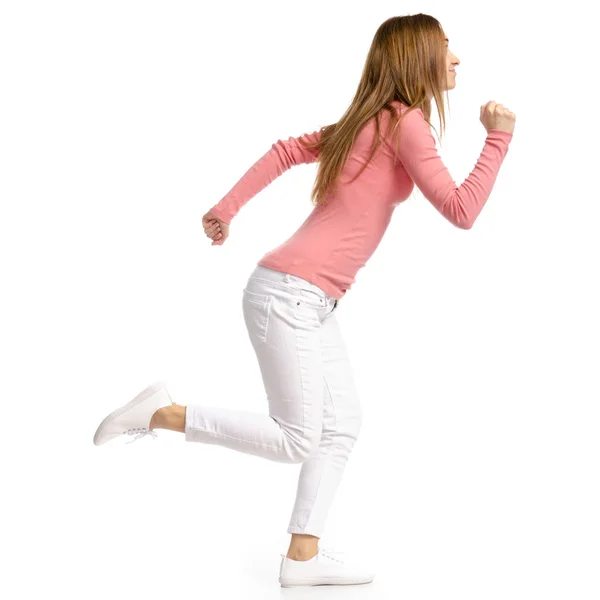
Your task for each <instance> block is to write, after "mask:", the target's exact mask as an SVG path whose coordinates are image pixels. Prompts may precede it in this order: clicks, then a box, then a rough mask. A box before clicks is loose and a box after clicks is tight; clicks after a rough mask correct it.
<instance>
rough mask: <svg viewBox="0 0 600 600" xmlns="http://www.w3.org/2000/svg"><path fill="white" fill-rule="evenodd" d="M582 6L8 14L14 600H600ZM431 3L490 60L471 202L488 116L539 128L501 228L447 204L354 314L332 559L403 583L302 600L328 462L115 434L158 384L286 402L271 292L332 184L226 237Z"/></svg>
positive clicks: (594, 231)
mask: <svg viewBox="0 0 600 600" xmlns="http://www.w3.org/2000/svg"><path fill="white" fill-rule="evenodd" d="M578 4H580V3H577V2H572V3H570V4H569V6H568V8H569V9H570V10H558V11H556V10H554V9H552V10H551V9H550V8H549V5H547V4H545V3H541V2H536V3H523V2H518V3H517V2H511V1H506V2H502V3H483V4H482V3H474V2H473V3H464V2H457V1H455V2H452V3H447V2H444V3H442V2H423V1H422V2H402V3H398V2H384V1H381V2H371V3H367V5H365V4H363V3H358V4H353V3H348V2H327V3H322V2H315V1H304V2H302V3H289V2H255V3H247V2H219V3H200V2H189V1H188V2H178V1H170V2H149V1H146V2H133V1H129V0H119V1H118V2H116V1H112V0H111V1H109V0H104V1H103V2H75V1H71V2H66V1H55V2H27V1H24V0H19V1H12V2H11V1H4V2H3V3H2V4H1V8H0V55H1V59H0V86H1V93H0V104H1V107H0V108H1V110H0V119H1V132H0V150H1V155H0V168H1V176H0V186H1V187H0V199H1V202H2V204H1V206H2V213H1V218H0V227H1V231H0V244H1V246H0V250H1V261H2V262H1V268H2V271H1V284H2V295H1V299H2V306H1V309H2V310H1V315H2V329H1V332H0V339H1V342H0V343H1V369H2V408H3V411H2V412H3V414H2V424H3V428H2V435H1V436H0V444H1V446H2V450H1V452H2V466H3V469H2V482H3V489H4V492H3V494H2V505H3V506H2V515H3V521H4V524H3V531H2V540H3V544H2V546H3V547H4V552H6V554H5V558H4V560H3V561H2V562H3V569H2V570H3V575H2V577H1V585H2V586H3V587H6V588H7V590H8V591H9V592H10V593H9V594H8V595H7V594H5V593H2V595H3V596H4V597H7V598H8V597H10V598H33V597H36V596H46V595H48V594H49V593H52V594H58V595H60V597H62V598H69V599H71V598H93V599H95V598H112V599H121V598H123V599H125V598H132V597H144V598H165V597H172V598H183V597H185V598H194V597H197V598H230V597H238V596H239V595H240V594H242V595H243V597H246V598H250V597H251V598H278V597H280V596H284V595H287V596H290V597H294V598H295V597H300V596H301V595H302V594H304V595H306V594H307V593H308V594H311V598H312V597H313V596H315V597H320V596H324V595H325V594H327V595H328V597H341V596H342V594H344V597H345V598H348V597H351V598H369V599H371V598H407V599H408V598H411V599H412V598H436V599H437V598H447V597H456V598H461V600H466V599H478V600H479V599H481V598H485V599H486V600H487V599H501V598H502V599H505V598H511V600H515V599H517V598H519V599H520V598H523V599H531V598H545V599H546V598H578V599H579V600H582V599H588V598H589V599H592V598H594V599H597V598H598V597H599V594H600V579H599V577H598V571H599V567H600V546H599V545H598V539H599V536H600V518H599V511H598V507H599V506H600V489H599V484H598V475H599V467H600V442H599V440H600V429H599V418H598V417H599V414H600V411H599V407H598V402H599V399H600V394H599V392H600V390H599V388H600V385H599V383H598V358H599V345H598V344H599V342H598V339H599V334H600V327H599V319H598V306H599V305H600V302H599V300H600V298H599V293H598V286H597V284H598V264H597V263H598V256H600V252H599V250H600V248H599V245H600V244H599V242H598V220H599V216H600V215H599V210H598V200H599V195H598V189H597V183H596V176H597V172H598V164H599V162H598V159H599V157H598V152H597V139H598V133H599V127H598V119H597V117H596V114H595V105H594V100H595V96H594V95H593V87H594V84H593V81H594V78H595V73H596V71H597V64H596V63H597V49H596V47H595V46H593V45H592V41H593V39H592V38H593V36H595V33H596V31H595V30H596V25H595V24H594V25H593V26H592V22H591V21H590V19H589V18H587V17H586V14H585V11H583V12H582V11H580V10H578V9H579V8H580V7H578ZM418 12H425V13H428V14H431V15H433V16H435V17H436V18H437V19H439V20H440V22H441V23H442V25H443V27H444V29H445V31H446V33H447V34H448V37H449V38H450V48H451V49H452V51H453V52H454V53H455V54H456V55H457V56H458V58H459V59H460V60H461V64H460V66H459V67H458V69H457V78H456V82H457V83H456V88H455V89H453V90H451V91H450V92H449V97H450V104H451V106H450V110H449V112H448V113H447V116H448V125H447V129H446V132H445V135H444V136H443V137H442V141H441V146H440V154H441V156H442V158H443V160H444V162H445V164H446V166H447V167H448V169H449V170H450V172H451V174H452V176H453V177H454V179H455V180H456V182H457V185H458V184H460V183H461V182H462V181H463V180H464V179H465V178H466V177H467V176H468V174H469V173H470V171H471V170H472V168H473V167H474V165H475V162H476V160H477V158H478V157H479V154H480V152H481V150H482V147H483V143H484V140H485V129H484V127H483V126H482V124H481V123H480V121H479V111H480V107H481V105H482V104H485V103H486V102H488V101H490V100H494V101H496V102H499V103H502V104H504V105H505V106H506V107H508V108H509V109H510V110H512V111H513V112H515V114H516V116H517V120H516V127H515V132H514V137H513V140H512V142H511V145H510V148H509V151H508V154H507V156H506V158H505V161H504V164H503V166H502V167H501V170H500V173H499V176H498V179H497V182H496V184H495V187H494V189H493V191H492V193H491V195H490V198H489V200H488V202H487V204H486V206H485V207H484V209H483V212H482V213H481V215H480V216H479V218H478V219H477V221H476V222H475V225H474V227H473V228H472V229H471V230H468V231H463V230H460V229H458V228H455V227H453V226H452V225H451V224H450V223H449V222H448V221H446V220H445V219H444V218H443V217H442V216H441V215H440V214H439V213H438V212H437V211H436V210H435V209H434V208H433V207H432V206H431V205H430V204H429V203H428V202H427V200H425V198H424V197H423V196H422V194H421V193H420V192H417V193H416V194H415V195H414V197H412V198H411V199H409V200H408V201H407V202H406V203H404V204H402V205H400V206H399V207H398V208H397V209H396V211H395V213H394V217H393V219H392V222H391V224H390V226H389V228H388V231H387V233H386V235H385V237H384V239H383V241H382V243H381V245H380V246H379V248H378V249H377V251H376V252H375V254H374V255H373V257H372V258H371V260H370V261H369V263H368V264H367V266H366V268H364V269H362V270H361V271H360V272H359V274H358V277H357V281H356V283H355V285H354V286H353V287H352V289H351V290H350V291H349V292H348V293H347V294H346V296H345V297H344V298H343V299H342V301H341V302H340V305H339V307H338V311H337V317H338V320H339V322H340V325H341V327H342V330H343V333H344V336H345V340H346V343H347V346H348V349H349V352H350V356H351V359H352V362H353V366H354V370H355V374H356V381H357V385H358V386H359V391H360V394H361V399H362V405H363V427H362V430H361V434H360V437H359V439H358V441H357V443H356V446H355V448H354V451H353V453H352V455H351V457H350V460H349V462H348V465H347V467H346V471H345V476H344V479H343V481H342V484H341V486H340V488H339V491H338V494H337V496H336V499H335V503H334V504H333V506H332V508H331V511H330V516H329V519H328V522H327V531H326V532H325V534H324V536H323V538H322V544H323V545H324V546H330V547H331V546H333V547H335V548H337V549H338V550H340V551H345V552H346V553H348V554H350V555H352V556H354V557H357V558H358V559H359V560H364V561H365V564H367V563H368V564H369V565H373V566H374V567H375V570H376V573H377V576H376V578H375V581H374V582H373V583H372V584H370V585H364V586H351V587H347V588H345V589H344V588H341V587H339V588H338V587H333V588H331V587H330V588H326V587H325V588H313V589H305V590H302V589H296V590H282V589H281V588H280V587H279V584H278V581H277V577H278V569H279V561H280V553H285V552H286V551H287V547H288V544H289V539H290V536H289V535H288V534H287V533H286V529H287V526H288V520H289V517H290V514H291V510H292V506H293V501H294V496H295V491H296V481H297V477H298V474H299V470H300V465H288V464H281V463H274V462H270V461H267V460H264V459H260V458H257V457H254V456H250V455H245V454H241V453H237V452H234V451H232V450H229V449H226V448H222V447H219V446H208V445H204V444H192V443H186V442H185V441H184V439H183V435H182V434H179V433H176V432H171V431H166V430H159V431H158V435H159V437H158V438H157V439H152V438H151V437H145V438H142V439H141V440H138V441H136V443H132V444H129V445H125V441H126V440H125V439H124V438H119V439H117V440H114V441H112V442H110V443H109V444H106V445H105V446H101V447H96V446H94V445H93V444H92V437H93V434H94V432H95V430H96V427H97V426H98V424H99V423H100V421H101V420H102V419H103V418H104V417H105V416H106V415H107V414H108V413H109V412H111V411H112V410H114V409H115V408H117V407H118V406H120V405H122V404H124V403H125V402H128V401H129V400H130V399H131V398H133V396H135V395H136V394H137V393H138V392H139V391H140V390H141V389H142V388H144V387H145V386H147V385H148V384H150V383H152V382H154V381H163V382H164V383H165V384H166V385H167V387H168V389H169V391H170V393H171V396H172V398H173V399H174V400H175V401H176V402H178V403H179V404H205V405H210V406H223V407H231V408H236V407H237V408H240V409H244V410H255V411H257V412H265V411H266V398H265V394H264V390H263V387H262V382H261V378H260V372H259V368H258V363H257V361H256V357H255V355H254V352H253V349H252V347H251V345H250V342H249V339H248V337H247V332H246V329H245V325H244V322H243V317H242V304H241V302H242V289H243V288H244V286H245V283H246V281H247V278H248V276H249V275H250V273H251V271H252V270H253V268H254V266H255V264H256V262H257V261H258V260H259V259H260V257H262V255H263V254H264V253H266V252H267V251H269V250H271V249H273V248H274V247H275V246H277V245H278V244H280V243H282V242H283V241H284V240H285V239H287V237H288V236H289V235H291V234H292V233H293V232H294V231H295V229H296V228H297V227H298V226H299V225H300V223H301V222H302V221H303V220H304V219H305V218H306V216H307V215H308V214H309V212H310V211H311V210H312V205H311V203H310V198H309V196H310V190H311V186H312V183H313V180H314V177H315V175H316V169H317V165H316V164H313V165H300V166H298V167H296V168H294V169H292V170H290V171H288V172H286V173H284V174H283V175H282V176H281V177H279V178H278V179H277V180H276V181H274V182H273V183H272V184H271V185H270V186H269V187H268V188H266V189H265V190H264V191H262V192H261V193H259V194H258V195H257V196H256V197H255V198H253V199H252V200H251V201H250V202H249V203H248V204H247V205H246V206H244V207H243V208H242V210H241V211H240V213H239V214H238V215H237V217H236V218H235V219H234V221H233V222H232V225H231V230H230V238H229V239H228V240H227V242H226V243H225V244H224V245H223V246H222V247H221V246H211V245H210V240H208V239H207V238H206V237H205V236H204V233H203V230H202V223H201V217H202V215H203V214H204V213H205V212H206V211H207V210H208V209H209V208H210V207H211V206H212V205H213V204H215V203H216V202H217V201H218V200H220V199H221V198H222V197H223V196H224V195H225V194H226V193H227V192H228V191H229V190H230V189H231V188H232V187H233V185H234V184H235V183H236V182H237V181H238V179H239V178H240V177H241V176H242V175H243V174H244V173H245V172H246V171H247V170H248V168H249V167H250V166H251V165H252V164H253V163H254V162H255V161H256V160H258V159H259V158H260V157H261V156H262V155H263V154H264V153H265V152H266V151H267V150H269V148H270V147H271V145H272V144H273V143H274V142H275V141H277V140H278V139H287V138H288V137H290V136H299V135H301V134H303V133H308V132H312V131H315V130H317V129H319V128H320V127H321V126H323V125H325V124H329V123H332V122H335V121H336V120H338V119H339V118H340V117H341V116H342V114H343V113H344V111H345V110H346V108H347V107H348V104H349V102H350V101H351V98H352V96H353V95H354V92H355V90H356V86H357V85H358V82H359V78H360V74H361V72H362V68H363V66H364V61H365V58H366V55H367V51H368V48H369V46H370V44H371V41H372V39H373V35H374V34H375V31H376V29H377V27H378V26H379V25H380V24H381V23H382V22H383V21H384V20H385V19H387V18H389V17H391V16H394V15H402V14H414V13H418ZM588 98H590V100H592V101H591V102H587V99H588ZM434 107H435V105H434ZM432 123H433V124H434V126H435V128H436V130H437V131H439V129H440V128H439V120H438V115H437V112H435V108H434V113H433V115H432ZM434 137H435V133H434ZM436 139H437V137H436ZM239 597H241V596H239Z"/></svg>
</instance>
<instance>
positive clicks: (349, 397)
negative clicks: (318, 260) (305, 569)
mask: <svg viewBox="0 0 600 600" xmlns="http://www.w3.org/2000/svg"><path fill="white" fill-rule="evenodd" d="M337 304H338V301H337V300H336V299H335V298H332V297H331V296H328V295H327V294H326V293H325V292H324V291H323V290H322V289H321V288H319V287H317V286H316V285H314V284H312V283H310V282H308V281H306V280H305V279H302V278H300V277H297V276H295V275H290V274H288V273H282V272H279V271H274V270H273V269H268V268H266V267H261V266H257V267H256V268H255V270H254V272H253V273H252V274H251V275H250V278H249V279H248V282H247V284H246V287H245V288H244V290H243V302H242V307H243V312H244V320H245V323H246V326H247V328H248V335H249V336H250V342H251V343H252V346H253V348H254V350H255V352H256V356H257V358H258V363H259V366H260V371H261V374H262V380H263V383H264V386H265V391H266V394H267V401H268V405H269V414H268V415H266V414H258V413H253V412H246V411H240V410H232V409H228V408H221V407H206V406H201V405H188V406H187V410H186V419H185V439H186V441H191V442H203V443H206V444H219V445H220V446H226V447H227V448H231V449H233V450H238V451H240V452H245V453H246V454H253V455H256V456H261V457H263V458H267V459H269V460H274V461H278V462H287V463H302V467H301V469H300V477H299V481H298V488H297V492H296V502H295V504H294V508H293V510H292V515H291V520H290V524H289V527H288V530H287V531H288V533H304V534H310V535H314V536H317V537H322V533H323V529H324V526H325V519H326V517H327V513H328V511H329V507H330V505H331V503H332V500H333V497H334V494H335V492H336V490H337V488H338V486H339V483H340V480H341V478H342V474H343V471H344V467H345V466H346V461H347V460H348V456H349V454H350V452H351V450H352V447H353V445H354V442H355V441H356V438H357V436H358V432H359V429H360V424H361V409H360V405H359V398H358V395H357V392H356V387H355V384H354V378H353V373H352V369H351V367H350V362H349V359H348V354H347V352H346V346H345V344H344V341H343V339H342V336H341V333H340V329H339V326H338V323H337V320H336V318H335V310H336V308H337Z"/></svg>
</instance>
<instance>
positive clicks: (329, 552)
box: [319, 547, 344, 564]
mask: <svg viewBox="0 0 600 600" xmlns="http://www.w3.org/2000/svg"><path fill="white" fill-rule="evenodd" d="M319 552H320V553H321V554H322V555H323V556H326V557H327V558H330V559H331V560H335V561H337V562H339V563H342V564H344V561H343V560H340V559H339V558H336V557H339V556H343V555H344V552H340V551H338V550H334V549H333V548H327V547H324V548H319Z"/></svg>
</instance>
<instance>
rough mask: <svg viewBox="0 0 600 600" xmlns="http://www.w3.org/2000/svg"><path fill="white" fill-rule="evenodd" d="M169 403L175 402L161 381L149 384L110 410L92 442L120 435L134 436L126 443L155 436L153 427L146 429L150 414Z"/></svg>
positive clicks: (102, 442) (98, 442) (101, 441)
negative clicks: (130, 398) (147, 436)
mask: <svg viewBox="0 0 600 600" xmlns="http://www.w3.org/2000/svg"><path fill="white" fill-rule="evenodd" d="M170 404H175V402H173V401H172V400H171V398H170V396H169V394H168V392H167V389H166V388H165V386H164V384H163V383H161V382H160V381H159V382H156V383H153V384H152V385H149V386H148V387H147V388H146V389H144V390H142V391H141V392H140V393H139V394H138V395H137V396H136V397H135V398H134V399H133V400H131V401H130V402H128V403H127V404H124V405H123V406H121V407H120V408H117V409H116V410H114V411H113V412H111V413H110V415H108V416H107V417H106V418H105V419H104V420H103V421H102V423H100V425H99V426H98V429H97V430H96V433H95V434H94V444H95V445H96V446H100V445H101V444H104V443H106V442H108V441H109V440H112V439H113V438H116V437H119V436H120V435H135V436H136V437H135V438H134V439H132V440H130V441H129V442H127V443H128V444H129V443H131V442H135V440H137V439H139V438H141V437H144V436H145V435H151V436H152V437H153V438H156V437H157V435H158V434H157V433H156V432H155V431H154V430H153V429H148V426H149V425H150V420H151V419H152V415H153V414H154V413H155V412H156V411H157V410H158V409H159V408H162V407H163V406H169V405H170Z"/></svg>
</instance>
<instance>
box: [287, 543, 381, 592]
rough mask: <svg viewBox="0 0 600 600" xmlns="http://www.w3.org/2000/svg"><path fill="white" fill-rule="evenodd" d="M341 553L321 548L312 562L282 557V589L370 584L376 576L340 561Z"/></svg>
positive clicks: (366, 570)
mask: <svg viewBox="0 0 600 600" xmlns="http://www.w3.org/2000/svg"><path fill="white" fill-rule="evenodd" d="M340 554H341V553H339V552H333V551H332V550H328V549H325V548H323V549H321V548H319V551H318V553H317V554H316V555H315V556H313V557H312V558H311V559H310V560H293V559H291V558H287V556H286V555H285V554H282V555H281V557H282V558H281V566H280V567H279V583H280V584H281V587H296V586H302V585H350V584H357V583H370V582H371V581H373V579H375V574H374V573H372V572H371V571H370V570H369V569H365V568H362V567H359V566H357V565H353V564H346V563H345V562H344V561H343V560H341V559H340Z"/></svg>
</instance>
